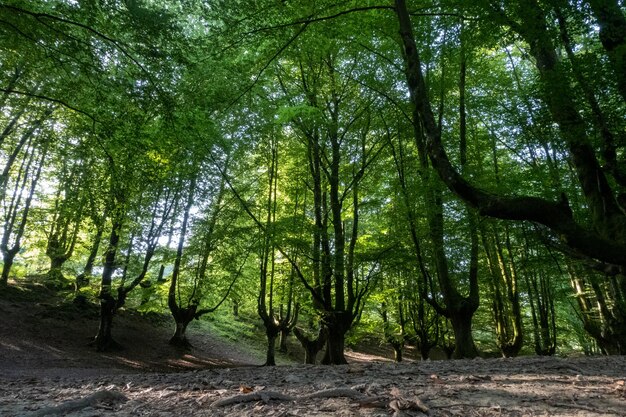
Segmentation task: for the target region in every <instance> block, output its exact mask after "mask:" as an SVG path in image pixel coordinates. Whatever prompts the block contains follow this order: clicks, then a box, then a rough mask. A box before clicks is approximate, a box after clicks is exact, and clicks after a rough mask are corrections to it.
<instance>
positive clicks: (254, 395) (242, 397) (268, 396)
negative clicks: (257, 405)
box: [211, 391, 297, 407]
mask: <svg viewBox="0 0 626 417" xmlns="http://www.w3.org/2000/svg"><path fill="white" fill-rule="evenodd" d="M296 399H297V398H296V397H292V396H290V395H285V394H282V393H280V392H276V391H256V392H250V393H248V394H239V395H233V396H232V397H227V398H223V399H221V400H217V401H215V402H214V403H213V404H211V407H224V406H226V405H231V404H239V403H246V402H251V401H263V402H268V401H270V400H278V401H295V400H296Z"/></svg>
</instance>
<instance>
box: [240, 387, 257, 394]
mask: <svg viewBox="0 0 626 417" xmlns="http://www.w3.org/2000/svg"><path fill="white" fill-rule="evenodd" d="M252 391H254V388H252V387H249V386H247V385H241V386H240V387H239V392H241V393H242V394H249V393H251V392H252Z"/></svg>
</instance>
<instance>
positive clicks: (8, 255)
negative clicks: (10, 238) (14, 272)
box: [0, 250, 17, 285]
mask: <svg viewBox="0 0 626 417" xmlns="http://www.w3.org/2000/svg"><path fill="white" fill-rule="evenodd" d="M16 254H17V251H8V250H7V251H4V250H3V251H2V261H3V265H2V276H1V277H0V282H2V285H6V284H7V283H8V281H9V272H11V267H12V266H13V260H14V259H15V255H16Z"/></svg>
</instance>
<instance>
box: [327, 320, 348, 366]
mask: <svg viewBox="0 0 626 417" xmlns="http://www.w3.org/2000/svg"><path fill="white" fill-rule="evenodd" d="M333 313H334V315H335V317H334V318H333V319H332V320H330V321H328V322H327V323H326V328H327V329H328V340H327V341H326V352H325V353H324V359H323V360H322V364H324V365H345V364H347V363H348V361H347V360H346V357H345V356H344V349H345V341H346V332H347V331H348V329H349V328H350V326H349V325H347V326H346V320H347V317H345V315H346V314H349V313H347V312H337V311H335V312H333ZM340 313H343V314H340ZM337 316H339V317H337Z"/></svg>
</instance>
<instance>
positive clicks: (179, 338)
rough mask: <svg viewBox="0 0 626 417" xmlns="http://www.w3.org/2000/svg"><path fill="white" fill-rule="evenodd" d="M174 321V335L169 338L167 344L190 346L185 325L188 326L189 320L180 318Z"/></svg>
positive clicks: (182, 346)
mask: <svg viewBox="0 0 626 417" xmlns="http://www.w3.org/2000/svg"><path fill="white" fill-rule="evenodd" d="M175 323H176V327H175V329H174V335H173V336H172V337H171V338H170V341H169V344H170V345H172V346H176V347H180V348H184V349H189V348H191V347H192V346H191V343H190V342H189V340H187V326H189V323H191V320H185V319H183V318H180V319H178V320H176V321H175Z"/></svg>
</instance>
